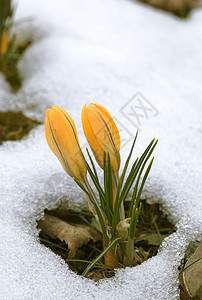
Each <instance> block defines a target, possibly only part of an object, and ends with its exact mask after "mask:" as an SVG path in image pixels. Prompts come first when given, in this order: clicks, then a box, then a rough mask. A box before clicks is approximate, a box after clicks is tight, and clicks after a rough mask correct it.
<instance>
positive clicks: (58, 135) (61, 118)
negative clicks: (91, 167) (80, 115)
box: [45, 105, 87, 183]
mask: <svg viewBox="0 0 202 300" xmlns="http://www.w3.org/2000/svg"><path fill="white" fill-rule="evenodd" d="M45 133H46V139H47V142H48V145H49V147H50V148H51V150H52V151H53V153H54V154H55V155H56V156H57V158H58V159H59V161H60V163H61V165H62V167H63V168H64V170H65V171H66V172H67V174H69V175H70V176H71V177H73V178H75V179H77V180H78V181H80V182H82V183H83V182H85V181H86V173H87V165H86V161H85V158H84V156H83V153H82V150H81V147H80V145H79V141H78V136H77V131H76V127H75V124H74V121H73V119H72V118H71V117H70V115H69V114H68V113H67V112H66V111H65V110H64V109H62V108H61V107H59V106H57V105H54V106H53V107H52V108H51V109H47V111H46V117H45Z"/></svg>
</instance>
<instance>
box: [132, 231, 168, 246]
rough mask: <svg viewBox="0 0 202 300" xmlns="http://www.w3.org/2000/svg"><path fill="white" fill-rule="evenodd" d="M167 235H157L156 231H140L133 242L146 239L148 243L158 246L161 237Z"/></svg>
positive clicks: (161, 239)
mask: <svg viewBox="0 0 202 300" xmlns="http://www.w3.org/2000/svg"><path fill="white" fill-rule="evenodd" d="M167 236H168V235H167V234H161V235H160V236H159V235H158V233H151V234H149V233H142V234H141V235H140V236H139V237H138V238H136V239H135V242H142V241H146V242H147V244H148V245H153V246H160V245H161V243H162V241H163V239H164V238H165V237H167Z"/></svg>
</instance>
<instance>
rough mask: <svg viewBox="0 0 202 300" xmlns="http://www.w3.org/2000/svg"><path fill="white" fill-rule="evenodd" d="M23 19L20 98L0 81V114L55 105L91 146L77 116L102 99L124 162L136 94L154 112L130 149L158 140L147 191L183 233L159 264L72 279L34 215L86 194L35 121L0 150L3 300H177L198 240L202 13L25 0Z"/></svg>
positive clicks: (123, 3) (114, 0)
mask: <svg viewBox="0 0 202 300" xmlns="http://www.w3.org/2000/svg"><path fill="white" fill-rule="evenodd" d="M24 17H31V19H30V20H29V21H28V22H25V23H21V24H20V25H18V27H16V31H17V33H18V36H19V39H20V38H21V36H32V37H33V38H34V40H35V42H34V43H33V45H32V46H31V47H30V48H29V49H28V50H27V52H26V54H25V56H24V57H23V59H22V61H21V62H20V64H19V68H20V70H21V72H22V74H23V76H24V84H23V87H22V89H21V90H20V91H19V92H18V94H16V95H13V94H12V93H11V92H10V91H9V87H8V85H7V83H6V82H5V80H4V78H3V76H1V75H0V87H1V89H0V106H1V110H7V109H13V110H23V111H24V112H25V114H26V115H27V116H32V117H35V118H37V119H38V120H40V121H43V120H44V115H45V110H46V109H47V108H48V107H51V106H52V105H55V104H57V105H60V106H62V107H63V108H64V109H66V110H67V111H68V112H69V113H70V115H71V116H72V117H73V118H74V120H75V122H76V126H77V129H78V135H79V139H80V143H81V145H82V146H85V143H86V141H85V139H84V135H83V133H82V127H81V120H80V112H81V109H82V107H83V105H84V104H85V103H90V102H98V103H100V104H102V105H104V106H105V107H106V108H107V109H108V110H109V111H110V112H111V114H112V115H113V116H114V117H115V119H116V120H117V122H119V126H121V127H122V131H121V138H122V141H123V140H124V139H125V138H126V137H127V139H129V137H130V140H129V142H128V143H127V144H126V145H125V147H123V148H122V149H121V155H122V160H123V161H124V158H125V157H126V154H127V153H128V151H129V148H130V145H131V141H132V138H131V136H132V135H134V134H135V132H136V128H135V126H134V124H132V123H131V122H130V121H129V120H128V119H127V118H126V117H124V116H123V114H122V107H123V106H124V105H125V104H126V103H127V102H128V101H129V99H131V97H132V96H133V95H135V94H136V93H137V92H140V93H141V94H142V95H143V97H145V98H146V99H147V100H148V101H149V103H150V104H151V105H153V106H154V108H155V109H156V111H158V112H156V116H154V114H153V113H152V114H150V115H149V117H148V119H146V118H144V119H143V118H142V119H141V122H142V124H141V127H140V130H141V131H140V134H139V137H138V143H137V147H136V153H135V155H138V153H140V151H141V150H143V149H144V147H145V146H146V144H148V142H149V141H150V140H151V139H152V138H153V137H157V138H158V139H159V144H158V146H157V148H156V150H155V163H154V166H153V169H152V172H151V174H150V178H149V181H148V183H147V186H146V189H145V194H146V195H147V197H148V199H149V200H150V201H151V202H160V203H162V204H163V209H164V211H165V212H166V213H168V215H169V218H170V220H171V221H172V222H173V223H174V224H175V225H176V227H177V231H176V232H175V233H173V234H172V235H170V236H169V237H168V238H166V239H165V241H164V242H163V245H162V247H161V249H160V251H159V253H158V254H157V256H155V257H153V258H151V259H149V260H148V261H146V262H144V263H143V264H141V265H140V266H138V267H134V268H126V269H124V270H119V271H117V272H116V275H115V277H114V278H112V279H107V280H103V281H101V282H100V283H98V284H96V283H95V282H92V281H91V280H88V279H83V278H81V277H79V276H77V275H76V274H74V273H73V272H72V271H70V270H69V269H68V267H67V265H66V264H65V263H64V261H63V260H62V259H61V258H60V257H58V256H56V255H55V254H54V253H53V252H51V251H50V250H49V249H47V248H46V247H45V246H43V245H40V243H39V240H38V230H37V229H36V219H40V218H41V217H42V216H43V210H44V208H53V207H56V206H57V205H58V204H59V203H60V202H61V199H68V200H69V202H70V204H69V205H70V206H71V203H72V202H74V203H85V197H84V195H83V193H82V192H81V191H80V190H78V188H77V187H76V185H75V184H74V183H73V182H72V180H71V178H69V177H68V176H66V174H65V173H64V172H63V169H62V167H61V166H60V164H59V162H58V161H57V159H56V158H55V156H54V155H53V154H52V153H51V151H50V149H49V148H48V146H47V143H46V140H45V137H44V125H40V126H38V127H37V128H36V129H34V130H33V131H32V132H31V133H30V134H29V136H28V137H26V138H24V139H23V140H22V141H18V142H6V143H4V144H3V145H2V146H1V147H0V165H1V169H0V208H1V210H0V211H1V218H0V228H1V245H0V247H1V252H0V253H1V262H0V265H1V271H0V274H1V280H0V290H1V295H0V299H2V300H4V299H54V300H55V299H63V298H64V299H81V298H82V299H117V300H118V299H137V300H138V299H150V300H152V299H155V300H158V299H159V300H160V299H169V300H172V299H179V289H178V270H177V268H178V265H179V264H180V260H181V259H182V258H183V256H184V252H185V250H186V247H187V246H188V244H189V243H190V242H191V241H195V240H197V239H200V236H201V233H202V220H201V215H202V213H201V211H202V201H201V195H202V184H201V176H202V158H201V149H202V121H201V109H202V104H201V103H202V86H201V71H202V51H201V47H202V39H201V34H202V30H201V28H202V27H201V25H202V24H201V23H202V10H200V9H198V10H196V11H194V12H193V13H192V15H191V17H190V18H189V19H188V20H179V19H177V18H175V17H174V16H172V15H169V14H166V13H163V12H160V11H156V10H154V9H152V8H150V7H147V6H144V5H140V4H138V3H135V2H132V1H131V2H130V1H127V0H102V1H101V0H82V1H81V0H80V1H78V0H68V1H65V0H58V1H50V0H49V1H48V0H44V1H39V0H33V1H32V0H29V1H26V0H21V1H19V3H18V7H17V14H16V19H20V18H24ZM135 99H136V98H135ZM132 101H133V100H132ZM134 101H137V100H134ZM131 103H134V102H131ZM136 103H137V102H136ZM131 105H132V104H131ZM127 107H129V106H127ZM155 109H154V110H155ZM141 113H143V111H142V112H141ZM148 113H149V112H148ZM120 122H121V125H120ZM123 125H124V127H123Z"/></svg>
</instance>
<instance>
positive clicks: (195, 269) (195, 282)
mask: <svg viewBox="0 0 202 300" xmlns="http://www.w3.org/2000/svg"><path fill="white" fill-rule="evenodd" d="M182 272H183V273H182V274H183V275H182V277H183V283H184V287H185V289H186V290H187V292H188V294H189V295H190V297H194V296H198V297H199V298H200V299H202V242H200V244H199V246H198V247H197V249H196V251H195V252H194V253H193V254H192V256H191V257H190V258H189V259H188V260H187V262H186V264H185V267H184V271H182Z"/></svg>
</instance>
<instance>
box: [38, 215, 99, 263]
mask: <svg viewBox="0 0 202 300" xmlns="http://www.w3.org/2000/svg"><path fill="white" fill-rule="evenodd" d="M80 221H81V220H80ZM38 226H39V228H40V229H42V231H43V232H44V233H46V234H47V235H49V236H50V237H51V238H58V239H59V240H60V241H62V242H65V243H66V244H68V249H69V255H68V257H69V258H73V257H74V256H75V254H76V251H77V249H79V248H80V247H81V246H82V245H85V244H87V243H88V242H89V241H90V240H93V241H94V242H97V241H101V240H102V236H101V234H100V232H98V231H97V230H96V229H94V228H93V227H91V226H90V225H88V224H87V223H84V222H79V223H76V222H67V221H64V220H62V219H60V218H58V217H55V216H52V215H49V214H45V219H43V220H40V221H39V222H38Z"/></svg>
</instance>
